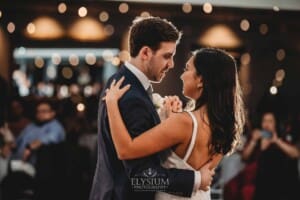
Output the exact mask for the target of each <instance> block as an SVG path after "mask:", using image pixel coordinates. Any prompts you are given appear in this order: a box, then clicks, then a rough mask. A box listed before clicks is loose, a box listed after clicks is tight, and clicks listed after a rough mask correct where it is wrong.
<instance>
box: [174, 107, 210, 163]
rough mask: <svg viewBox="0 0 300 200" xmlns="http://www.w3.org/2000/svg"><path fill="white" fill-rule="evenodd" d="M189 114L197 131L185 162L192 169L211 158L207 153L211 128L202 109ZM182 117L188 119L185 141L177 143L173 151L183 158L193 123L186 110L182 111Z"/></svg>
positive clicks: (190, 137) (189, 142) (190, 136)
mask: <svg viewBox="0 0 300 200" xmlns="http://www.w3.org/2000/svg"><path fill="white" fill-rule="evenodd" d="M191 114H192V115H193V116H194V117H195V120H196V123H197V131H196V136H195V137H196V138H195V144H194V146H193V148H192V152H191V154H190V156H189V158H188V159H187V163H188V164H189V165H191V166H192V167H193V168H194V169H200V168H201V167H202V166H203V165H204V164H205V163H206V162H207V161H208V160H210V159H211V155H210V153H209V146H210V138H211V130H210V127H209V124H208V118H207V117H206V116H205V115H204V114H203V111H202V109H199V110H196V111H194V112H192V113H191ZM182 118H183V120H185V121H186V120H187V121H189V123H188V124H189V125H188V126H187V127H186V128H185V130H184V131H185V134H186V137H185V141H183V142H182V143H181V144H179V145H177V146H176V147H175V149H174V151H175V153H176V154H177V155H178V156H179V157H181V158H182V159H183V158H184V156H185V155H186V152H187V151H188V148H189V146H190V144H191V139H192V133H193V130H194V127H195V124H194V122H193V120H192V116H190V115H189V114H188V113H186V112H185V113H182Z"/></svg>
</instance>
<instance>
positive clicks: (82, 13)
mask: <svg viewBox="0 0 300 200" xmlns="http://www.w3.org/2000/svg"><path fill="white" fill-rule="evenodd" d="M87 13H88V11H87V9H86V7H84V6H82V7H80V8H79V9H78V15H79V17H85V16H86V15H87Z"/></svg>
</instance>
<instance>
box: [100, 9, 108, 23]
mask: <svg viewBox="0 0 300 200" xmlns="http://www.w3.org/2000/svg"><path fill="white" fill-rule="evenodd" d="M108 19H109V14H108V13H107V12H105V11H102V12H101V13H100V14H99V20H100V21H101V22H106V21H107V20H108Z"/></svg>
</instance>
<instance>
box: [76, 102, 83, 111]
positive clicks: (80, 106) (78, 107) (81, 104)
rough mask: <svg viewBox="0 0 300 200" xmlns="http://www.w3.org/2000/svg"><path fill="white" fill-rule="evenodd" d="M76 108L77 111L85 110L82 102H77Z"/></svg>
mask: <svg viewBox="0 0 300 200" xmlns="http://www.w3.org/2000/svg"><path fill="white" fill-rule="evenodd" d="M76 108H77V111H78V112H83V111H84V110H85V105H84V104H83V103H79V104H77V106H76Z"/></svg>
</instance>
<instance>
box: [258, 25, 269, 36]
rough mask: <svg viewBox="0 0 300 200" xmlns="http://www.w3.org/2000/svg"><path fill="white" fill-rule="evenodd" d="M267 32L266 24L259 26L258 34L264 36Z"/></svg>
mask: <svg viewBox="0 0 300 200" xmlns="http://www.w3.org/2000/svg"><path fill="white" fill-rule="evenodd" d="M268 31H269V27H268V25H267V24H261V25H260V26H259V32H260V33H261V34H262V35H266V34H267V33H268Z"/></svg>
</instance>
